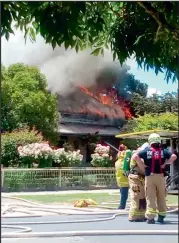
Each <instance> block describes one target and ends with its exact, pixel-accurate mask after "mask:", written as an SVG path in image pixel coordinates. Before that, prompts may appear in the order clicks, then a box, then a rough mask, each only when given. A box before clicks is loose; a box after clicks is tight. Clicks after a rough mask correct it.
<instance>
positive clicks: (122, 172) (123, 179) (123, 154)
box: [115, 144, 131, 209]
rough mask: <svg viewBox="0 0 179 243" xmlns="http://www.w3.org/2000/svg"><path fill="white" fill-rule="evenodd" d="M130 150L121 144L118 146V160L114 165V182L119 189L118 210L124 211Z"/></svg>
mask: <svg viewBox="0 0 179 243" xmlns="http://www.w3.org/2000/svg"><path fill="white" fill-rule="evenodd" d="M130 159H131V150H130V149H127V147H126V146H125V145H123V144H121V145H120V146H119V153H118V160H117V161H116V163H115V169H116V180H117V185H118V186H119V189H120V205H119V207H118V209H125V208H126V203H127V199H128V192H129V182H128V173H129V169H130Z"/></svg>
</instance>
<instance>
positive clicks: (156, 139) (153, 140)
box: [148, 133, 161, 145]
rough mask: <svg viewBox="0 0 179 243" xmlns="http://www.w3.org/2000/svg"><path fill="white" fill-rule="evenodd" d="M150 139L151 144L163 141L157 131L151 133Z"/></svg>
mask: <svg viewBox="0 0 179 243" xmlns="http://www.w3.org/2000/svg"><path fill="white" fill-rule="evenodd" d="M148 141H149V144H150V145H151V144H154V143H161V137H160V135H159V134H157V133H152V134H150V135H149V138H148Z"/></svg>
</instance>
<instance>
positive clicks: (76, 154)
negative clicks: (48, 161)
mask: <svg viewBox="0 0 179 243" xmlns="http://www.w3.org/2000/svg"><path fill="white" fill-rule="evenodd" d="M82 159H83V155H81V154H80V150H78V151H65V149H64V148H59V149H56V150H54V151H53V160H54V162H55V163H57V164H60V166H61V167H65V166H73V165H78V164H80V163H81V161H82Z"/></svg>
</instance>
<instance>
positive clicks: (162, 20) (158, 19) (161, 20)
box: [137, 2, 179, 40]
mask: <svg viewBox="0 0 179 243" xmlns="http://www.w3.org/2000/svg"><path fill="white" fill-rule="evenodd" d="M137 4H138V5H139V6H141V7H142V8H143V9H145V11H146V12H147V13H148V14H150V15H151V17H152V18H153V19H154V20H155V21H156V22H157V24H158V25H159V26H160V27H164V28H165V29H166V30H168V31H169V32H171V33H173V35H174V37H175V39H177V40H178V39H179V31H178V29H176V28H174V27H173V26H171V25H170V24H169V23H167V21H166V19H165V18H164V16H163V15H162V14H161V13H159V12H157V11H156V9H155V8H154V7H152V5H151V4H150V3H147V2H137Z"/></svg>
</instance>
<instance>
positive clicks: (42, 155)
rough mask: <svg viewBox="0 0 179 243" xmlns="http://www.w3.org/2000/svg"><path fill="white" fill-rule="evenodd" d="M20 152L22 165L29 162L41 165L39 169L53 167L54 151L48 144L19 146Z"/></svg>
mask: <svg viewBox="0 0 179 243" xmlns="http://www.w3.org/2000/svg"><path fill="white" fill-rule="evenodd" d="M18 152H19V156H20V157H21V158H22V163H23V162H25V161H29V162H31V163H33V162H35V163H37V164H39V167H51V166H52V158H53V150H52V148H51V147H50V146H49V144H48V143H47V142H46V143H45V142H43V143H31V144H27V145H25V146H19V147H18Z"/></svg>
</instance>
